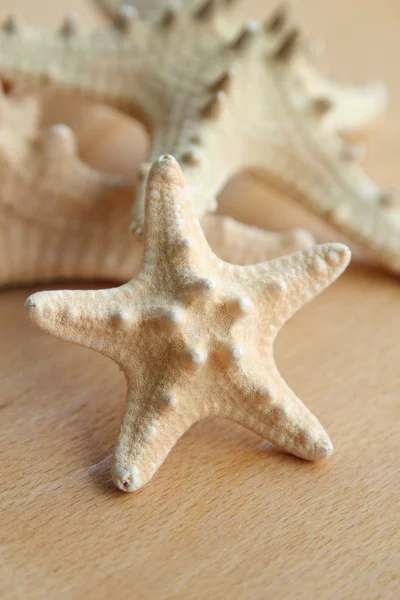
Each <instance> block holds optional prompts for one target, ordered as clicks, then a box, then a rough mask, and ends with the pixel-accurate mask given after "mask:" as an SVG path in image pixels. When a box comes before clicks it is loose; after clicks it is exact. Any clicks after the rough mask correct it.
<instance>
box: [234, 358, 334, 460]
mask: <svg viewBox="0 0 400 600" xmlns="http://www.w3.org/2000/svg"><path fill="white" fill-rule="evenodd" d="M261 364H262V369H263V373H264V375H263V376H262V377H258V376H257V375H256V376H255V375H254V372H252V371H254V364H252V365H248V368H249V370H250V372H251V376H250V377H249V376H248V375H247V374H245V373H244V372H241V373H240V374H239V375H238V376H237V377H236V378H235V379H236V381H235V386H234V389H233V390H232V392H231V398H230V404H229V409H228V413H227V415H226V416H227V417H229V418H230V419H232V420H234V421H236V422H238V423H240V424H241V425H244V426H245V427H247V428H248V429H251V430H252V431H255V432H256V433H257V434H258V435H260V436H262V437H263V438H264V439H266V440H268V441H270V442H272V443H273V444H275V445H276V446H278V447H279V448H282V449H283V450H285V451H286V452H289V453H290V454H294V455H295V456H298V457H299V458H304V459H306V460H319V459H324V458H328V457H329V456H330V455H331V454H332V452H333V446H332V443H331V440H330V439H329V436H328V434H327V433H326V431H325V430H324V428H323V427H322V425H321V424H320V423H319V421H318V420H317V419H316V417H315V416H314V415H313V414H312V413H311V412H310V411H309V410H308V408H307V407H306V406H304V404H303V403H302V402H301V400H299V398H297V396H296V395H295V394H294V392H293V391H292V390H291V389H290V388H289V386H288V385H287V384H286V382H285V381H284V379H283V378H282V377H281V375H280V374H279V372H278V370H277V368H276V366H275V363H274V360H273V358H272V357H270V359H269V360H268V359H267V360H266V361H265V360H263V361H262V363H261V362H260V366H261ZM255 382H257V383H255Z"/></svg>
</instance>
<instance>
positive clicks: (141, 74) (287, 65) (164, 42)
mask: <svg viewBox="0 0 400 600" xmlns="http://www.w3.org/2000/svg"><path fill="white" fill-rule="evenodd" d="M232 4H234V3H233V2H230V1H228V0H207V1H206V2H203V3H202V4H201V6H200V7H196V8H195V9H194V10H191V9H189V8H183V9H182V10H177V9H175V8H173V7H168V8H166V9H165V11H164V12H163V14H162V15H161V17H160V19H159V20H157V21H155V22H154V21H150V22H148V21H144V20H140V18H139V16H138V14H137V11H135V9H134V8H133V7H132V6H129V5H127V4H123V5H122V6H121V9H120V11H119V12H118V14H117V15H116V17H115V23H114V27H107V28H104V29H99V30H97V31H92V32H88V33H81V32H80V31H79V28H78V25H77V23H76V20H75V18H73V17H72V16H70V17H68V18H67V19H66V21H65V22H64V23H63V25H62V26H61V29H60V30H59V31H58V32H49V31H42V30H39V29H28V28H24V27H22V26H21V25H20V24H19V23H18V22H17V21H16V20H15V19H13V18H11V19H8V20H7V21H6V23H5V25H4V27H3V30H2V32H1V33H0V50H1V53H0V73H2V74H3V75H4V76H5V77H6V78H8V79H10V80H12V81H22V82H31V83H37V84H43V83H47V84H48V85H51V86H53V87H54V88H56V89H62V90H69V91H75V92H79V93H83V94H85V95H87V96H90V97H92V98H96V99H97V100H100V101H103V102H105V103H108V104H110V105H112V106H116V107H118V108H120V109H122V110H125V111H127V112H129V113H130V114H134V115H135V116H136V117H137V118H139V119H140V120H141V121H142V122H143V123H144V124H145V125H146V126H147V128H148V130H149V132H150V134H151V139H152V143H151V149H150V155H149V159H148V164H147V165H144V166H143V170H144V171H145V170H146V168H148V165H149V164H151V162H152V161H153V160H155V159H156V157H157V156H158V155H160V154H163V153H170V154H172V155H174V156H175V157H176V158H177V160H179V162H180V163H181V164H182V165H183V169H184V173H185V177H186V179H187V181H188V185H189V187H190V188H191V190H192V193H193V197H194V203H195V209H196V213H197V214H198V215H199V216H201V215H203V214H204V213H205V212H208V211H213V210H214V209H215V208H216V196H217V194H218V193H219V192H220V190H221V188H222V187H223V186H224V185H225V183H226V182H227V180H228V179H229V178H230V177H231V176H232V175H234V174H235V173H237V172H239V171H251V172H252V173H256V174H257V175H258V176H261V177H262V178H263V179H265V180H266V181H268V182H269V183H270V184H272V185H274V186H277V187H279V188H280V189H282V190H284V191H286V192H288V193H289V194H290V195H291V196H292V197H294V198H296V199H298V200H299V201H301V202H302V203H304V204H305V205H306V206H307V207H308V208H309V209H310V210H312V211H313V212H315V213H316V214H318V215H319V216H321V217H323V218H324V219H326V220H328V221H329V222H331V223H332V224H334V225H336V226H337V227H338V228H339V229H340V230H342V231H344V232H345V233H347V234H349V235H351V236H352V237H353V238H355V239H356V240H358V241H360V242H362V243H364V244H365V245H366V246H368V247H370V248H372V249H373V250H375V251H376V254H377V255H378V257H379V259H380V260H381V262H382V263H383V264H385V265H386V266H388V267H389V268H391V269H393V270H395V271H400V236H399V233H400V211H398V210H397V200H396V198H395V197H393V196H391V195H390V194H388V193H384V192H382V191H380V190H379V189H378V188H377V187H376V186H375V185H374V184H373V182H372V181H371V180H370V179H369V178H368V177H367V176H366V175H365V174H364V172H363V171H362V170H361V168H360V167H359V165H358V164H357V161H358V159H359V158H360V156H361V154H362V153H360V147H359V146H358V145H354V144H350V143H349V142H347V141H344V137H349V136H351V137H353V138H356V137H357V136H358V135H359V133H360V131H361V130H364V129H365V128H366V127H367V126H368V125H369V124H370V123H371V121H373V120H375V119H376V117H377V115H378V114H379V113H380V112H381V111H382V109H383V107H384V106H385V104H386V92H385V90H384V88H383V87H382V86H381V85H380V84H369V85H366V86H364V87H360V88H356V87H351V86H348V87H344V86H340V85H339V84H337V83H336V82H334V81H332V80H331V79H328V78H324V77H323V76H321V75H320V74H319V73H318V71H317V70H316V68H315V67H314V65H313V64H312V62H311V61H310V58H309V55H308V52H307V51H305V50H304V45H303V44H302V38H301V35H300V34H299V31H298V30H297V29H296V28H292V27H289V26H288V18H287V14H286V12H285V10H283V9H280V10H279V11H278V12H277V13H276V14H275V15H274V16H273V17H272V19H270V20H269V21H268V22H267V23H266V24H264V25H261V24H260V23H256V22H248V23H245V24H244V23H243V22H242V21H241V20H240V19H237V18H234V17H233V16H232V7H231V5H232ZM144 184H145V178H143V182H142V183H141V185H140V186H139V193H138V200H137V202H136V205H135V215H136V221H135V230H136V231H137V232H138V233H141V232H142V227H143V218H144V189H145V188H144Z"/></svg>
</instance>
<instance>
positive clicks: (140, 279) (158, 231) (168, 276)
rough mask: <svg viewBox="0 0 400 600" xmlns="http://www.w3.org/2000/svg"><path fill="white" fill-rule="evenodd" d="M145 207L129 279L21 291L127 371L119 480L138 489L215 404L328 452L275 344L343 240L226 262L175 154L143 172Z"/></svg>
mask: <svg viewBox="0 0 400 600" xmlns="http://www.w3.org/2000/svg"><path fill="white" fill-rule="evenodd" d="M146 215H147V216H146V221H145V232H144V233H145V256H144V263H143V265H142V268H141V270H140V272H139V274H138V276H137V277H136V278H135V279H134V280H132V281H130V282H129V283H127V284H125V285H123V286H122V287H120V288H115V289H111V290H110V289H109V290H97V291H59V292H40V293H38V294H34V295H33V296H31V297H30V298H28V300H27V302H26V308H27V312H28V314H29V317H30V318H31V320H32V321H33V322H34V323H36V324H37V325H39V326H40V327H41V328H42V329H44V330H45V331H46V332H48V333H50V334H52V335H55V336H56V337H59V338H62V339H65V340H67V341H71V342H75V343H77V344H80V345H82V346H87V347H89V348H92V349H94V350H97V351H98V352H101V353H103V354H105V355H106V356H108V357H110V358H112V359H113V360H114V361H115V362H116V363H117V364H118V365H119V366H120V368H121V369H122V370H123V371H124V373H125V376H126V379H127V383H128V395H127V406H126V411H125V416H124V420H123V423H122V427H121V432H120V436H119V440H118V443H117V446H116V449H115V456H114V461H113V467H112V474H113V479H114V482H115V484H116V485H117V486H118V487H119V488H120V489H122V490H124V491H130V492H131V491H136V490H138V489H139V488H140V487H142V485H144V484H145V483H146V482H147V481H148V480H149V479H150V478H151V477H152V476H153V474H154V473H155V471H156V470H157V468H158V467H159V466H160V464H161V463H162V462H163V461H164V459H165V457H166V456H167V454H168V453H169V451H170V450H171V448H172V446H173V445H174V444H175V443H176V441H177V439H178V438H179V437H180V436H181V435H182V434H183V433H184V431H185V430H186V429H188V428H189V427H190V426H191V425H192V424H193V423H194V422H195V421H197V420H198V419H201V418H204V417H206V416H211V415H218V416H222V417H227V418H230V419H232V420H234V421H237V422H238V423H240V424H242V425H244V426H245V427H248V428H250V429H252V430H254V431H255V432H256V433H258V434H260V435H262V436H263V437H264V438H267V439H268V440H270V441H272V442H273V443H275V444H276V445H277V446H279V447H281V448H283V449H285V450H287V451H288V452H291V453H292V454H295V455H296V456H299V457H301V458H305V459H307V460H318V459H321V458H327V457H328V456H329V455H330V454H331V452H332V450H333V447H332V444H331V441H330V439H329V437H328V435H327V434H326V432H325V431H324V429H323V428H322V426H321V425H320V424H319V422H318V421H317V419H316V418H315V417H314V416H313V415H312V414H311V413H310V412H309V411H308V410H307V408H306V407H305V406H304V405H303V404H302V402H301V401H300V400H299V399H298V398H297V397H296V396H295V394H294V393H293V392H292V391H291V390H290V388H289V387H288V386H287V384H286V383H285V382H284V380H283V379H282V377H281V376H280V374H279V372H278V369H277V367H276V365H275V361H274V358H273V349H272V347H273V341H274V339H275V336H276V335H277V333H278V331H279V329H280V328H281V327H282V325H283V324H284V323H285V322H286V321H287V320H288V319H289V318H290V317H291V316H292V315H293V314H294V313H295V312H296V311H297V310H298V309H299V308H301V306H302V305H303V304H305V303H306V302H307V301H309V300H311V299H312V298H313V297H314V296H316V295H317V294H318V293H320V292H321V291H322V290H324V289H325V288H326V287H327V286H328V285H329V284H330V283H332V281H334V280H335V279H336V278H337V277H338V276H339V275H340V273H341V272H342V271H343V270H344V269H345V267H346V265H347V264H348V262H349V259H350V251H349V249H348V248H347V247H346V246H343V245H341V244H325V245H322V246H315V247H314V248H312V249H311V250H307V251H303V252H298V253H296V254H293V255H291V256H289V257H285V258H281V259H276V260H274V261H271V262H268V263H264V264H259V265H254V266H248V267H237V266H233V265H229V264H227V263H224V262H223V261H221V260H220V259H218V258H217V257H216V256H215V255H214V254H213V252H212V251H211V250H210V248H209V246H208V244H207V242H206V240H205V238H204V235H203V232H202V229H201V227H200V225H199V221H198V219H197V218H196V216H195V213H194V211H193V208H192V205H191V202H190V200H189V197H188V191H187V190H185V181H184V178H183V174H182V171H181V169H180V168H179V165H178V164H177V162H176V161H175V160H174V159H173V157H171V156H163V157H161V158H160V159H159V160H158V161H157V162H156V163H155V165H154V166H153V168H152V170H151V172H150V175H149V179H148V185H147V198H146ZM155 366H156V368H155Z"/></svg>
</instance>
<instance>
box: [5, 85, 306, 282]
mask: <svg viewBox="0 0 400 600" xmlns="http://www.w3.org/2000/svg"><path fill="white" fill-rule="evenodd" d="M0 180H1V182H2V184H1V189H0V247H1V248H2V251H1V253H0V285H7V284H8V285H10V284H21V283H33V282H38V281H45V280H46V281H48V280H60V279H66V278H68V279H81V278H85V279H91V280H93V279H102V280H111V281H127V280H128V279H130V278H131V277H132V276H133V275H134V274H135V273H136V271H137V269H138V268H139V266H140V264H141V261H142V258H143V245H142V244H141V243H139V242H138V241H137V240H135V239H134V238H133V236H132V235H131V234H130V233H129V221H130V207H131V202H132V195H133V192H134V190H133V188H132V187H129V186H126V185H124V182H123V180H122V178H121V177H120V176H118V175H109V174H106V173H102V172H100V171H97V170H95V169H92V168H90V167H89V166H88V165H86V164H84V163H83V162H82V161H81V160H80V159H79V158H78V156H77V148H76V140H75V136H74V133H73V131H72V130H71V129H70V128H68V127H67V126H66V125H55V126H53V127H51V128H49V129H48V130H46V131H43V130H42V129H41V126H40V101H39V98H38V97H37V96H35V95H32V94H29V95H27V94H25V93H13V94H11V95H9V96H5V95H4V94H0ZM202 226H203V227H204V229H205V232H206V235H207V237H208V239H209V241H210V243H211V245H212V246H213V248H214V249H215V251H216V253H217V254H218V255H220V256H221V257H223V258H224V259H226V260H229V261H231V262H238V263H239V264H242V263H243V264H245V263H252V262H255V261H260V260H265V259H267V258H271V257H274V256H278V255H281V254H285V253H291V252H294V251H295V250H298V249H300V248H308V247H309V246H311V245H312V243H313V238H312V236H310V235H309V234H308V233H307V232H305V231H301V230H295V231H293V232H290V233H286V234H272V233H268V232H265V231H263V230H261V229H258V228H255V227H249V226H246V225H242V224H241V223H237V222H235V221H233V219H230V218H229V217H223V216H215V215H208V216H205V217H204V218H203V219H202Z"/></svg>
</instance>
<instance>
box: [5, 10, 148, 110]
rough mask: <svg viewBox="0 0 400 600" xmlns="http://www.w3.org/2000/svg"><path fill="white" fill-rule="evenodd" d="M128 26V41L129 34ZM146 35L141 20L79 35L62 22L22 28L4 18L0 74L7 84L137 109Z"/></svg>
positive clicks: (140, 100)
mask: <svg viewBox="0 0 400 600" xmlns="http://www.w3.org/2000/svg"><path fill="white" fill-rule="evenodd" d="M133 25H134V26H135V36H134V37H133V36H131V35H130V34H129V29H130V27H131V26H132V27H133ZM146 37H147V33H146V24H145V23H143V22H141V21H138V22H136V21H135V22H134V23H133V21H132V23H131V24H129V23H127V24H126V31H125V30H123V25H121V27H120V29H118V28H117V27H116V28H115V29H113V28H108V29H106V28H104V29H99V30H94V31H93V32H89V33H81V32H80V31H79V28H78V25H77V24H76V23H75V21H71V22H69V21H68V18H67V19H66V21H65V22H64V23H63V24H62V26H61V28H60V30H59V31H48V30H45V29H38V28H28V27H25V26H23V25H21V24H20V23H19V22H18V21H16V20H15V19H12V18H10V19H9V20H8V21H6V23H5V24H4V25H3V27H2V28H0V73H1V75H2V77H3V78H5V79H6V80H9V81H11V82H13V83H19V84H30V85H32V84H33V85H35V84H36V85H41V84H45V85H48V86H51V87H52V88H54V89H57V90H60V91H66V92H78V93H84V94H86V95H87V96H88V97H91V98H93V99H97V100H100V101H104V102H107V103H108V104H110V105H113V106H116V107H118V108H127V109H129V110H134V107H135V106H136V105H138V106H143V98H142V96H143V94H144V93H143V90H142V89H141V88H143V87H144V86H145V81H142V75H141V71H142V70H143V69H141V68H140V65H141V63H140V56H145V55H146V49H145V46H146ZM124 55H125V56H126V62H125V61H123V60H122V58H123V56H124ZM105 56H106V57H107V60H105ZM133 56H134V57H135V59H134V60H130V58H131V57H133ZM126 63H128V64H129V65H130V67H129V73H128V75H129V77H128V82H127V72H126V67H125V66H123V64H125V65H126ZM133 65H134V66H133ZM138 110H139V114H138V116H139V115H140V109H138Z"/></svg>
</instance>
